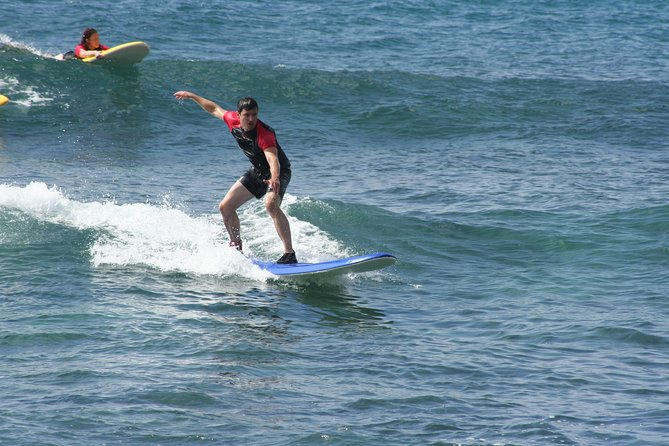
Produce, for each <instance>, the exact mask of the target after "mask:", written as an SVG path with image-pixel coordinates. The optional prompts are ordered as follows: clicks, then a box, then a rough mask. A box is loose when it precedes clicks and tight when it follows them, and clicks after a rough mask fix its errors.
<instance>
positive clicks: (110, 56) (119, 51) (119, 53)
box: [82, 42, 149, 64]
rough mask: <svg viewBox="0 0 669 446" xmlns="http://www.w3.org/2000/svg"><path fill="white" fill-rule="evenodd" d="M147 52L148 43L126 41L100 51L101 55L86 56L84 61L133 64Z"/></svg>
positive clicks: (139, 60) (140, 59)
mask: <svg viewBox="0 0 669 446" xmlns="http://www.w3.org/2000/svg"><path fill="white" fill-rule="evenodd" d="M147 54H149V45H147V44H146V43H144V42H128V43H124V44H123V45H117V46H115V47H112V48H109V49H108V50H105V51H102V55H101V57H95V56H92V57H87V58H85V59H82V60H83V61H84V62H87V63H93V64H134V63H139V62H141V61H142V59H144V58H145V57H146V55H147Z"/></svg>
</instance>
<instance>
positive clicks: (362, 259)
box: [252, 252, 397, 277]
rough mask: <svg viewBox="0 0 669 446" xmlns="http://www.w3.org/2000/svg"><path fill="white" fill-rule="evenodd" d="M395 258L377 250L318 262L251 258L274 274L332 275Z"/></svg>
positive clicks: (390, 262) (384, 263) (383, 264)
mask: <svg viewBox="0 0 669 446" xmlns="http://www.w3.org/2000/svg"><path fill="white" fill-rule="evenodd" d="M396 261H397V258H396V257H395V256H394V255H392V254H387V253H385V252H377V253H374V254H365V255H361V256H354V257H347V258H345V259H338V260H330V261H328V262H320V263H290V264H281V263H274V262H265V261H262V260H258V259H253V260H252V262H253V263H254V264H256V265H258V266H259V267H260V268H261V269H264V270H266V271H269V272H270V273H272V274H274V275H275V276H282V277H286V276H291V277H293V276H301V277H306V276H314V275H316V276H319V277H322V276H334V275H340V274H349V273H364V272H367V271H374V270H377V269H381V268H385V267H387V266H391V265H394V264H395V262H396Z"/></svg>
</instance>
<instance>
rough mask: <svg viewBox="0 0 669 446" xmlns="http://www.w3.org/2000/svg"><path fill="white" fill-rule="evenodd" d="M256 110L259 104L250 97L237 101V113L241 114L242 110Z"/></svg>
mask: <svg viewBox="0 0 669 446" xmlns="http://www.w3.org/2000/svg"><path fill="white" fill-rule="evenodd" d="M254 108H258V103H257V102H256V100H255V99H253V98H252V97H250V96H247V97H245V98H241V99H240V100H239V101H237V113H241V112H242V110H253V109H254Z"/></svg>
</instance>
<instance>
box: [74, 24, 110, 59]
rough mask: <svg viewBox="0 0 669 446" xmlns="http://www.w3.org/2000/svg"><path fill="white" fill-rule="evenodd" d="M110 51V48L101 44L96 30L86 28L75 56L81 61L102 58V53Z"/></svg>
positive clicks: (75, 50) (75, 49)
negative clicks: (93, 57)
mask: <svg viewBox="0 0 669 446" xmlns="http://www.w3.org/2000/svg"><path fill="white" fill-rule="evenodd" d="M108 49H109V47H108V46H105V45H102V44H100V35H99V34H98V32H97V31H96V30H95V28H86V29H85V30H84V32H83V33H82V35H81V42H79V45H77V46H76V47H75V48H74V55H75V56H76V57H78V58H79V59H85V58H87V57H91V56H95V57H100V56H101V52H102V51H104V50H108Z"/></svg>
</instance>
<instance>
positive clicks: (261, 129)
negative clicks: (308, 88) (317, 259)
mask: <svg viewBox="0 0 669 446" xmlns="http://www.w3.org/2000/svg"><path fill="white" fill-rule="evenodd" d="M174 97H176V98H177V99H192V100H193V101H195V102H197V104H198V105H199V106H200V107H202V109H203V110H204V111H206V112H208V113H210V114H211V115H212V116H214V117H215V118H218V119H220V120H222V121H224V122H225V123H226V124H227V126H228V128H229V129H230V133H232V136H233V137H234V138H235V140H237V144H238V145H239V148H240V149H242V152H244V155H246V156H247V157H248V159H249V161H251V166H252V167H251V168H250V169H249V170H248V171H246V173H245V174H244V175H242V177H241V178H240V179H239V180H237V181H236V182H235V183H234V184H233V185H232V187H230V189H229V190H228V192H227V193H226V194H225V197H223V200H222V201H221V202H220V204H219V205H218V208H219V210H220V211H221V215H222V216H223V223H224V224H225V228H226V229H227V230H228V234H229V235H230V246H233V247H235V248H237V250H239V251H241V250H242V239H241V235H240V230H239V217H238V216H237V209H238V208H239V207H240V206H241V205H242V204H244V203H246V202H247V201H249V200H250V199H251V198H252V197H253V196H255V197H256V198H258V199H260V198H263V197H265V209H266V210H267V213H268V214H269V216H270V217H271V218H272V221H273V222H274V227H275V229H276V232H277V233H278V234H279V238H281V242H282V243H283V252H284V254H283V256H281V258H280V259H279V260H277V261H276V263H297V258H296V256H295V250H294V249H293V244H292V240H291V234H290V223H289V222H288V218H287V217H286V214H284V213H283V211H282V210H281V208H280V206H281V201H282V200H283V196H284V194H285V193H286V189H287V188H288V183H289V182H290V177H291V170H290V161H289V160H288V157H286V154H285V153H284V151H283V149H282V148H281V146H280V145H279V142H278V141H277V140H276V134H275V133H274V130H273V129H272V128H271V127H270V126H268V125H267V124H265V123H264V122H262V121H261V120H259V119H258V103H257V102H256V100H255V99H253V98H251V97H246V98H242V99H240V100H239V101H238V102H237V111H236V112H234V111H229V110H225V109H223V108H222V107H221V106H219V105H218V104H216V103H215V102H213V101H210V100H209V99H206V98H203V97H201V96H198V95H196V94H195V93H191V92H190V91H177V92H176V93H174Z"/></svg>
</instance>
